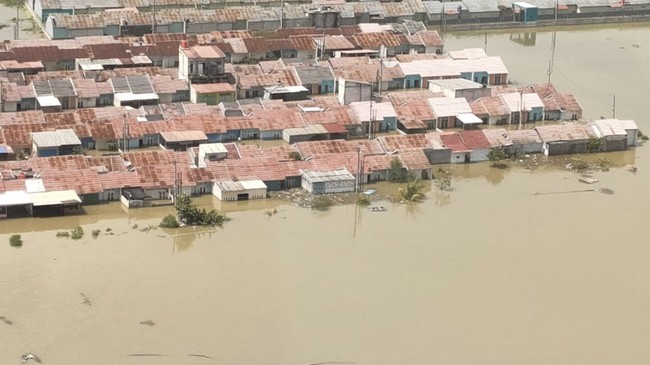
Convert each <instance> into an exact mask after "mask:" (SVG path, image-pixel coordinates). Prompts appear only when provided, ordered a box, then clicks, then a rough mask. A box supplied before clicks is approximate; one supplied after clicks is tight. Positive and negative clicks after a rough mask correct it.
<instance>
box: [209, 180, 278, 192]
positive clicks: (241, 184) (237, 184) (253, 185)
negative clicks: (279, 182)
mask: <svg viewBox="0 0 650 365" xmlns="http://www.w3.org/2000/svg"><path fill="white" fill-rule="evenodd" d="M215 184H216V185H217V186H218V187H219V189H220V190H221V191H229V192H233V191H247V190H257V189H266V184H265V183H264V181H262V180H241V181H232V180H228V181H216V182H215Z"/></svg>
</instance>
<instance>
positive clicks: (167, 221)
mask: <svg viewBox="0 0 650 365" xmlns="http://www.w3.org/2000/svg"><path fill="white" fill-rule="evenodd" d="M160 226H161V227H163V228H178V226H179V224H178V219H176V216H175V215H173V214H168V215H166V216H165V217H164V218H163V219H162V222H160Z"/></svg>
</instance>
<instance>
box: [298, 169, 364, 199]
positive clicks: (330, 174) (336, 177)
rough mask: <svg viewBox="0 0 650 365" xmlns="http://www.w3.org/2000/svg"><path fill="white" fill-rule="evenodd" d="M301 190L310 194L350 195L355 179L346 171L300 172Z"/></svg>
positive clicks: (354, 187)
mask: <svg viewBox="0 0 650 365" xmlns="http://www.w3.org/2000/svg"><path fill="white" fill-rule="evenodd" d="M301 175H302V184H301V186H302V188H303V189H305V190H307V191H308V192H310V193H312V194H332V193H351V192H354V190H355V189H356V179H355V177H354V175H352V174H351V173H350V172H349V171H348V170H347V169H345V168H341V169H336V170H329V171H320V170H307V171H305V170H301Z"/></svg>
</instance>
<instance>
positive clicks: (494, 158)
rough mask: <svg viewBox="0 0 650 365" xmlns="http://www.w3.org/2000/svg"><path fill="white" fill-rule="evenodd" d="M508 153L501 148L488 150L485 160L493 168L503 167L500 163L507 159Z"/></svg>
mask: <svg viewBox="0 0 650 365" xmlns="http://www.w3.org/2000/svg"><path fill="white" fill-rule="evenodd" d="M508 157H509V156H508V153H507V152H506V151H505V150H504V149H503V148H501V147H496V148H493V149H491V150H490V152H488V154H487V158H488V159H489V160H490V161H491V162H492V166H493V167H504V166H505V164H503V163H502V162H501V161H503V160H505V159H507V158H508Z"/></svg>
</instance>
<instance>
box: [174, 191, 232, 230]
mask: <svg viewBox="0 0 650 365" xmlns="http://www.w3.org/2000/svg"><path fill="white" fill-rule="evenodd" d="M176 214H177V215H178V220H179V221H181V222H183V223H185V224H187V225H199V226H220V225H222V224H223V222H225V220H226V217H225V216H223V215H220V214H219V213H217V211H216V210H214V209H212V210H210V211H206V210H205V209H204V208H202V209H199V208H197V207H195V206H194V205H192V199H190V197H189V196H188V195H187V194H181V195H179V196H178V197H177V198H176ZM167 219H169V218H167Z"/></svg>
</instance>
